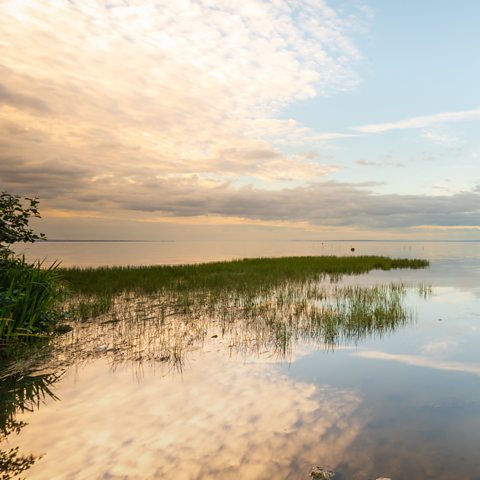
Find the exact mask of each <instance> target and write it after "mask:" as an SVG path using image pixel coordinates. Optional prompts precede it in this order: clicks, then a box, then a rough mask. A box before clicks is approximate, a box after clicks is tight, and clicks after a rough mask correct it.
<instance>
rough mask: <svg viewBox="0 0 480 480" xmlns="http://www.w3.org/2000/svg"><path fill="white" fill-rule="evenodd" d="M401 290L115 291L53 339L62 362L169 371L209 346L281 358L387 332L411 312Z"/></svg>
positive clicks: (292, 286) (81, 304)
mask: <svg viewBox="0 0 480 480" xmlns="http://www.w3.org/2000/svg"><path fill="white" fill-rule="evenodd" d="M406 291H407V287H406V286H405V285H403V284H402V283H391V284H388V285H376V286H358V285H357V286H351V285H343V284H340V283H338V282H329V281H326V280H323V281H320V280H318V279H317V280H310V281H304V282H286V283H284V284H283V285H281V286H275V287H272V288H264V289H262V290H261V291H260V292H257V293H253V292H251V293H250V292H238V291H232V290H229V289H225V290H221V291H216V292H212V291H209V290H205V289H196V290H190V291H183V290H182V291H179V290H169V289H162V290H161V291H159V292H157V293H155V294H149V295H146V294H139V293H136V294H134V293H121V294H117V295H114V296H111V297H109V300H108V302H105V303H106V304H108V312H106V313H103V314H101V315H99V316H97V317H96V318H92V319H90V320H88V321H86V322H83V323H80V324H76V326H75V328H74V330H73V331H72V332H70V333H69V334H67V335H64V336H63V337H61V339H60V340H59V342H57V349H58V351H60V352H61V353H60V354H59V355H60V356H59V358H60V359H62V360H63V361H66V362H67V363H71V362H78V361H79V360H87V359H90V358H96V357H99V356H104V355H107V356H108V357H109V358H110V359H111V360H112V361H113V362H124V361H136V362H138V361H161V362H165V363H166V364H168V365H170V366H175V367H177V368H181V366H182V364H183V361H184V359H185V355H186V354H187V353H188V352H189V351H192V350H196V349H199V348H202V347H205V345H206V344H209V343H213V344H215V345H217V347H219V346H220V345H221V346H222V347H223V348H228V349H230V351H231V352H236V353H241V354H249V353H259V352H265V351H267V352H270V353H271V354H272V355H275V356H279V357H281V358H288V356H289V355H290V353H291V352H292V349H293V347H294V346H295V344H296V343H298V342H299V341H302V342H307V343H314V344H317V345H319V346H322V347H324V348H334V347H335V346H337V345H340V344H352V343H354V344H355V343H357V342H358V341H360V340H361V339H362V338H365V337H368V336H372V335H384V334H386V333H389V332H392V331H393V330H395V329H396V328H397V327H399V326H401V325H404V324H405V323H407V322H408V321H410V320H411V319H412V317H413V315H412V313H411V312H409V311H408V310H407V309H406V308H405V306H404V297H405V294H406ZM97 300H98V298H96V297H93V296H84V295H78V296H77V297H76V298H73V299H71V300H70V302H69V304H68V308H69V309H70V310H73V311H75V310H76V311H82V309H85V304H87V305H88V304H89V303H90V304H95V302H96V301H97ZM100 301H102V302H104V301H105V300H103V299H102V297H100Z"/></svg>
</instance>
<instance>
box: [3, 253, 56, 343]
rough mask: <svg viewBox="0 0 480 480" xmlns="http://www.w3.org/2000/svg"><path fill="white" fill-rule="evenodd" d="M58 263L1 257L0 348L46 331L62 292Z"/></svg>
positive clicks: (51, 321) (52, 319) (50, 323)
mask: <svg viewBox="0 0 480 480" xmlns="http://www.w3.org/2000/svg"><path fill="white" fill-rule="evenodd" d="M61 290H62V287H61V280H60V273H59V270H58V265H57V264H53V265H50V266H49V267H48V268H44V267H43V265H42V262H36V263H34V264H29V263H27V262H25V260H24V259H22V258H20V259H4V260H2V262H1V270H0V349H1V348H2V347H3V346H5V345H6V344H8V343H9V342H12V341H13V340H15V339H16V340H26V339H28V338H31V337H37V336H39V335H41V334H42V333H44V332H45V331H47V330H49V328H50V327H51V325H52V323H53V321H54V317H55V305H56V303H57V302H58V300H59V299H60V295H61Z"/></svg>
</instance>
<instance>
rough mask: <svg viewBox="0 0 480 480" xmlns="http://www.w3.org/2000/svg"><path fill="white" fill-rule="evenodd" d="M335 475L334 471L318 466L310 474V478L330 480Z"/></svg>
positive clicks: (313, 479)
mask: <svg viewBox="0 0 480 480" xmlns="http://www.w3.org/2000/svg"><path fill="white" fill-rule="evenodd" d="M334 475H335V473H333V472H332V471H330V470H327V469H325V468H323V467H319V466H318V465H315V466H314V467H313V468H312V471H311V472H310V478H311V479H312V480H330V479H331V478H333V476H334Z"/></svg>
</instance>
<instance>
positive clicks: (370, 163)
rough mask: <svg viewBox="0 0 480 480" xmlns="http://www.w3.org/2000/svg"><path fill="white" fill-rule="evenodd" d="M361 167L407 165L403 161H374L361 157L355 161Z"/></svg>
mask: <svg viewBox="0 0 480 480" xmlns="http://www.w3.org/2000/svg"><path fill="white" fill-rule="evenodd" d="M355 163H356V164H357V165H359V166H360V167H382V166H390V167H405V165H404V164H403V163H401V162H390V161H386V162H374V161H372V160H364V159H360V160H357V161H356V162H355Z"/></svg>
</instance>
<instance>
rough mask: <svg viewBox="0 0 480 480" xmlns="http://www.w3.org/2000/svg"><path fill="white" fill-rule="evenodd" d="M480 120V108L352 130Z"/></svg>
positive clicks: (423, 126)
mask: <svg viewBox="0 0 480 480" xmlns="http://www.w3.org/2000/svg"><path fill="white" fill-rule="evenodd" d="M473 120H480V108H474V109H472V110H463V111H459V112H442V113H436V114H433V115H425V116H420V117H412V118H408V119H406V120H400V121H398V122H387V123H376V124H370V125H362V126H358V127H353V128H352V130H354V131H356V132H361V133H384V132H388V131H391V130H403V129H407V128H426V127H430V126H431V125H437V124H441V123H454V122H467V121H473Z"/></svg>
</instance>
